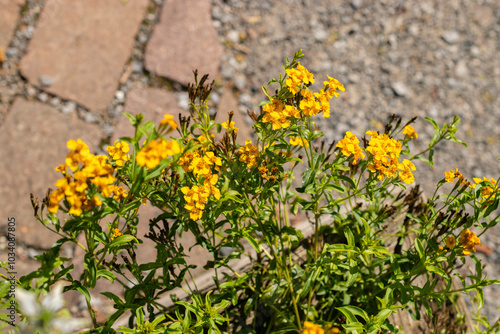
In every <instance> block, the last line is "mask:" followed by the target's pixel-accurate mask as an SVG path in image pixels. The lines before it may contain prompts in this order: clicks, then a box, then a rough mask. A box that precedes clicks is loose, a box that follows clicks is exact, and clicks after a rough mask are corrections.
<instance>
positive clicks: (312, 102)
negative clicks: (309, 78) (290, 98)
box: [299, 89, 322, 116]
mask: <svg viewBox="0 0 500 334" xmlns="http://www.w3.org/2000/svg"><path fill="white" fill-rule="evenodd" d="M300 93H301V94H302V100H300V103H299V107H300V109H302V113H303V114H304V115H306V116H314V115H317V114H319V113H320V112H321V111H322V110H321V103H319V102H318V101H317V100H316V99H315V98H314V94H313V93H312V92H310V91H308V90H307V89H302V90H301V91H300Z"/></svg>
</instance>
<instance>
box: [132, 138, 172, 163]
mask: <svg viewBox="0 0 500 334" xmlns="http://www.w3.org/2000/svg"><path fill="white" fill-rule="evenodd" d="M180 151H181V148H180V146H179V144H178V143H177V141H175V140H171V141H168V142H167V141H165V140H163V139H161V138H160V139H157V140H152V141H150V142H149V144H148V145H146V146H144V147H143V148H142V149H141V150H140V151H139V152H138V153H137V155H136V157H135V159H136V161H137V163H138V164H139V166H142V167H144V166H145V167H146V168H147V169H151V168H155V167H156V166H158V165H159V164H160V161H161V160H163V159H166V158H167V157H169V156H173V155H174V154H176V153H180Z"/></svg>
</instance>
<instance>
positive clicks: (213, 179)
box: [178, 151, 222, 220]
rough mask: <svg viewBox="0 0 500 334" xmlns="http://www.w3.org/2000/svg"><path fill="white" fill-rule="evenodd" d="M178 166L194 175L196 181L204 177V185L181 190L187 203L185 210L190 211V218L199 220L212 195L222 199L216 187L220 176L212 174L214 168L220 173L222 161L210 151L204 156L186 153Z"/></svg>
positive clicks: (196, 152)
mask: <svg viewBox="0 0 500 334" xmlns="http://www.w3.org/2000/svg"><path fill="white" fill-rule="evenodd" d="M178 164H179V165H180V166H182V167H183V168H184V171H185V172H191V173H193V174H194V176H195V177H196V179H198V177H199V176H201V177H203V185H194V186H192V187H191V188H190V187H187V186H186V187H182V188H181V191H182V193H183V194H184V200H185V201H186V204H185V205H184V208H185V209H187V210H189V211H190V215H189V216H190V218H191V219H192V220H198V219H200V218H201V216H202V215H203V210H204V209H205V203H206V202H207V201H208V198H209V197H210V195H213V196H214V197H215V198H216V199H220V191H219V189H218V188H217V187H215V185H216V184H217V181H218V180H219V176H218V175H217V174H213V173H212V167H213V168H214V169H215V170H216V171H219V170H220V167H221V166H222V160H221V158H219V157H217V156H215V154H214V153H213V152H210V151H208V152H206V153H205V154H204V155H202V154H201V152H198V151H195V152H188V153H185V154H184V155H183V156H182V157H180V158H179V161H178Z"/></svg>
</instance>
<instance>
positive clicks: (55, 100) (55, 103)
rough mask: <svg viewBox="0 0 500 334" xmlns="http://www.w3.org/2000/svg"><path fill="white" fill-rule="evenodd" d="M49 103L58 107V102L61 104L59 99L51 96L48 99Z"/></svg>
mask: <svg viewBox="0 0 500 334" xmlns="http://www.w3.org/2000/svg"><path fill="white" fill-rule="evenodd" d="M49 103H50V105H51V106H53V107H56V108H57V107H58V106H59V105H60V104H61V100H60V99H59V98H57V97H53V98H51V99H50V102H49Z"/></svg>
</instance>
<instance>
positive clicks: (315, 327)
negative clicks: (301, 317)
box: [301, 321, 325, 334]
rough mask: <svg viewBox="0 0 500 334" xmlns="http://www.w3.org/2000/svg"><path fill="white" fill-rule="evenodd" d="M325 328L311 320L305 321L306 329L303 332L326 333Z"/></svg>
mask: <svg viewBox="0 0 500 334" xmlns="http://www.w3.org/2000/svg"><path fill="white" fill-rule="evenodd" d="M324 333H325V330H324V329H323V328H321V326H319V325H317V324H314V323H312V322H309V321H305V322H304V330H303V331H302V333H301V334H324Z"/></svg>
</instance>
